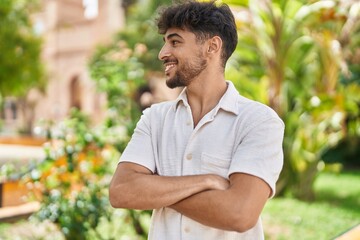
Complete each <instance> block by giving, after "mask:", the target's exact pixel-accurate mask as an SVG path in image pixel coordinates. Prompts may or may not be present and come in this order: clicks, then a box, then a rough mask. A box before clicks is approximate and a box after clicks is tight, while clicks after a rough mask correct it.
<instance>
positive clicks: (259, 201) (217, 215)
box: [170, 173, 271, 232]
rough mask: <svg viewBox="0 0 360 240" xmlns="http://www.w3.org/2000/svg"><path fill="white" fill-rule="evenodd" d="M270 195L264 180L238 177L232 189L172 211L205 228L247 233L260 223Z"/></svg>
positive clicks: (200, 195) (194, 197) (188, 200)
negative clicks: (260, 217)
mask: <svg viewBox="0 0 360 240" xmlns="http://www.w3.org/2000/svg"><path fill="white" fill-rule="evenodd" d="M270 194H271V189H270V187H269V185H267V184H266V183H265V182H264V181H263V180H262V179H260V178H258V177H255V176H252V175H248V174H243V173H234V174H232V175H231V176H230V187H229V188H228V189H226V190H213V191H205V192H201V193H198V194H195V195H192V196H190V197H188V198H186V199H184V200H182V201H180V202H178V203H176V204H174V205H172V206H170V207H171V208H173V209H175V210H176V211H178V212H180V213H181V214H184V215H185V216H187V217H189V218H191V219H193V220H195V221H197V222H199V223H202V224H204V225H207V226H210V227H214V228H219V229H223V230H228V231H237V232H245V231H247V230H249V229H250V228H252V227H253V226H254V225H255V224H256V223H257V221H258V218H259V216H260V213H261V211H262V209H263V207H264V205H265V203H266V201H267V199H268V198H269V196H270Z"/></svg>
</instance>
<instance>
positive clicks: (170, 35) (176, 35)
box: [163, 33, 183, 42]
mask: <svg viewBox="0 0 360 240" xmlns="http://www.w3.org/2000/svg"><path fill="white" fill-rule="evenodd" d="M173 37H179V38H181V39H183V37H181V36H180V35H179V34H177V33H171V34H169V35H167V36H166V39H168V40H169V39H170V38H173ZM163 40H164V42H165V37H163Z"/></svg>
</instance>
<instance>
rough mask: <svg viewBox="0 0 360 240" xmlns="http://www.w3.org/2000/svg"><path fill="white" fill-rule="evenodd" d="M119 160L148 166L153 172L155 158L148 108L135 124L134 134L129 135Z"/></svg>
mask: <svg viewBox="0 0 360 240" xmlns="http://www.w3.org/2000/svg"><path fill="white" fill-rule="evenodd" d="M121 162H131V163H136V164H139V165H142V166H144V167H146V168H148V169H149V170H150V171H151V172H153V173H154V172H155V168H156V167H155V158H154V152H153V146H152V140H151V125H150V109H149V108H148V109H146V110H145V111H144V112H143V115H142V116H141V118H140V120H139V122H138V123H137V125H136V128H135V131H134V134H133V135H132V137H131V140H130V141H129V143H128V145H127V147H126V149H125V150H124V152H123V153H122V154H121V157H120V161H119V163H121Z"/></svg>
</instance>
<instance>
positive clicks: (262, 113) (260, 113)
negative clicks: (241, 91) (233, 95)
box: [238, 95, 282, 123]
mask: <svg viewBox="0 0 360 240" xmlns="http://www.w3.org/2000/svg"><path fill="white" fill-rule="evenodd" d="M238 108H239V113H240V114H239V116H242V117H244V116H246V119H247V120H248V121H249V122H252V123H256V122H262V121H266V120H270V119H277V120H278V121H279V122H281V123H282V120H281V118H280V117H279V115H278V114H277V113H276V112H275V110H274V109H272V108H271V107H270V106H268V105H266V104H264V103H261V102H258V101H255V100H251V99H248V98H246V97H243V96H241V95H240V97H239V101H238Z"/></svg>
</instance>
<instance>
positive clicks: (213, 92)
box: [110, 2, 284, 240]
mask: <svg viewBox="0 0 360 240" xmlns="http://www.w3.org/2000/svg"><path fill="white" fill-rule="evenodd" d="M158 28H159V32H160V33H161V34H163V35H164V46H163V48H162V49H161V51H160V53H159V59H160V60H161V61H163V62H164V67H165V75H166V82H167V85H168V86H169V87H170V88H175V87H185V88H184V90H183V91H182V93H181V94H180V95H179V97H178V99H176V100H175V101H170V102H164V103H160V104H155V105H152V106H151V107H150V108H148V109H147V110H145V111H144V113H143V116H142V117H141V119H140V121H139V122H138V124H137V127H136V129H135V132H134V134H133V136H132V139H131V141H130V142H129V144H128V146H127V148H126V149H125V151H124V152H123V154H122V156H121V159H120V163H119V165H118V167H117V169H116V172H115V174H114V177H113V179H112V182H111V185H110V202H111V204H112V206H113V207H116V208H131V209H155V210H154V211H153V216H152V223H151V227H150V233H149V239H156V240H161V239H164V240H176V239H194V240H195V239H206V240H211V239H214V240H219V239H251V240H255V239H263V229H262V226H261V221H260V218H259V216H260V213H261V211H262V209H263V207H264V205H265V203H266V201H267V199H268V198H269V197H272V196H273V195H274V194H275V182H276V180H277V178H278V176H279V173H280V171H281V168H282V161H283V153H282V140H283V132H284V125H283V122H282V121H281V120H280V119H279V117H278V116H277V115H276V113H275V112H274V111H273V110H271V109H270V108H269V107H267V106H265V105H263V104H260V103H257V102H255V101H251V100H249V99H246V98H244V97H242V96H240V95H239V93H238V92H237V91H236V89H235V87H234V86H233V84H232V83H231V82H229V81H226V80H225V78H224V68H225V64H226V61H227V60H228V58H229V57H230V55H231V54H232V53H233V51H234V49H235V47H236V44H237V32H236V26H235V21H234V17H233V15H232V13H231V11H230V9H229V7H228V6H227V5H224V4H223V5H220V6H217V5H216V4H215V3H209V2H186V3H183V4H179V5H174V6H171V7H168V8H167V9H165V10H164V11H163V12H162V13H161V16H160V18H159V19H158Z"/></svg>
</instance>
